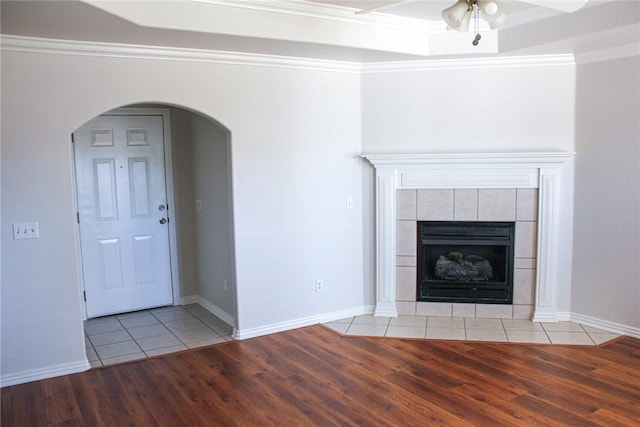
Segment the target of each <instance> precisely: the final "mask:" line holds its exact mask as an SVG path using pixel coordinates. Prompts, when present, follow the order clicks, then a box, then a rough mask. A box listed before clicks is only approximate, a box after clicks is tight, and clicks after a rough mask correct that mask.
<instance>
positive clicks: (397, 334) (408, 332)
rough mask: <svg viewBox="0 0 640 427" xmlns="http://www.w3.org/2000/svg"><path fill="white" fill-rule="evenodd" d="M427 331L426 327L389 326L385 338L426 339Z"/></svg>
mask: <svg viewBox="0 0 640 427" xmlns="http://www.w3.org/2000/svg"><path fill="white" fill-rule="evenodd" d="M426 331H427V327H426V326H397V325H396V326H394V325H389V327H388V328H387V333H386V334H385V336H386V337H394V338H424V336H425V333H426Z"/></svg>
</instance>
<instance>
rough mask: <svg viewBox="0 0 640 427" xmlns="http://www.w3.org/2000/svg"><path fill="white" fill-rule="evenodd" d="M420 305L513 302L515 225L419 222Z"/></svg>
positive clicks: (418, 289) (500, 223)
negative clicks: (424, 302)
mask: <svg viewBox="0 0 640 427" xmlns="http://www.w3.org/2000/svg"><path fill="white" fill-rule="evenodd" d="M417 232H418V248H417V249H418V251H417V253H418V268H417V274H418V277H417V300H418V301H432V302H433V301H435V302H459V303H460V302H461V303H484V304H511V303H512V301H513V257H514V240H515V237H514V235H515V223H513V222H467V221H452V222H442V221H420V222H418V230H417Z"/></svg>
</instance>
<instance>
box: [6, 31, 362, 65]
mask: <svg viewBox="0 0 640 427" xmlns="http://www.w3.org/2000/svg"><path fill="white" fill-rule="evenodd" d="M0 47H1V49H2V50H3V51H8V52H29V53H44V54H58V55H77V56H94V57H95V56H97V57H110V58H129V59H144V60H161V61H184V62H208V63H215V64H230V65H246V66H253V67H272V68H274V67H275V68H289V69H302V70H312V71H332V72H343V73H360V72H361V70H362V67H361V65H360V64H359V63H355V62H342V61H329V60H321V59H309V58H294V57H286V56H276V55H262V54H253V53H239V52H225V51H214V50H201V49H185V48H171V47H157V46H143V45H128V44H118V43H102V42H86V41H76V40H56V39H42V38H35V37H23V36H11V35H4V34H3V35H1V36H0Z"/></svg>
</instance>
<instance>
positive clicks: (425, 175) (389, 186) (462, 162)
mask: <svg viewBox="0 0 640 427" xmlns="http://www.w3.org/2000/svg"><path fill="white" fill-rule="evenodd" d="M574 155H575V153H567V152H545V153H498V154H489V153H470V154H462V153H460V154H370V155H363V156H362V157H364V158H365V159H367V160H368V161H369V162H370V163H371V164H372V165H373V166H374V167H375V171H376V307H375V312H374V315H375V316H391V317H396V316H397V315H398V311H397V309H396V270H395V260H396V226H395V224H396V190H398V189H451V188H453V189H458V188H537V189H538V245H537V256H536V269H537V275H536V277H537V278H536V294H535V307H534V314H533V320H534V321H539V322H557V321H558V315H557V309H556V304H557V293H558V271H557V263H556V262H555V259H556V255H557V254H558V248H559V232H558V227H559V221H560V212H559V205H560V188H561V183H560V181H561V176H562V173H561V172H562V168H563V166H564V165H565V163H567V162H568V161H570V160H572V159H573V157H574Z"/></svg>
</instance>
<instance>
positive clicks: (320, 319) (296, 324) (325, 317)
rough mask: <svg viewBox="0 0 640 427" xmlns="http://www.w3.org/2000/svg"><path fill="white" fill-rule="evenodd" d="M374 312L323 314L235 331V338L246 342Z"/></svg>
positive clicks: (361, 309)
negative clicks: (250, 339) (246, 340)
mask: <svg viewBox="0 0 640 427" xmlns="http://www.w3.org/2000/svg"><path fill="white" fill-rule="evenodd" d="M372 312H373V307H370V306H361V307H353V308H349V309H345V310H339V311H334V312H332V313H323V314H318V315H315V316H309V317H301V318H299V319H293V320H289V321H286V322H278V323H272V324H269V325H264V326H258V327H256V328H249V329H242V330H235V331H234V334H233V337H234V338H235V339H237V340H244V339H247V338H254V337H259V336H262V335H269V334H274V333H277V332H283V331H288V330H291V329H297V328H302V327H305V326H310V325H316V324H318V323H325V322H331V321H334V320H340V319H345V318H347V317H353V316H361V315H363V314H371V313H372Z"/></svg>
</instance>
